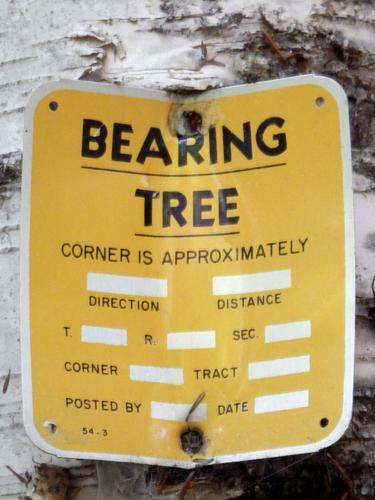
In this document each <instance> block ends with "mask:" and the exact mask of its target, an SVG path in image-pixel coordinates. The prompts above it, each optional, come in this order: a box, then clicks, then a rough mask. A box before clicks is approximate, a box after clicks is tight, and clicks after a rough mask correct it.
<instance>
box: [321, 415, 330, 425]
mask: <svg viewBox="0 0 375 500" xmlns="http://www.w3.org/2000/svg"><path fill="white" fill-rule="evenodd" d="M328 424H329V420H328V418H326V417H324V418H322V419H321V420H320V427H327V425H328Z"/></svg>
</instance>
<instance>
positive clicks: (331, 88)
mask: <svg viewBox="0 0 375 500" xmlns="http://www.w3.org/2000/svg"><path fill="white" fill-rule="evenodd" d="M308 84H313V85H317V86H321V87H323V88H324V89H325V90H327V91H328V92H329V93H330V94H331V95H332V96H333V97H334V99H335V100H336V102H337V105H338V109H339V118H340V125H341V129H340V139H341V155H342V164H343V194H344V217H345V260H346V276H345V281H346V289H345V374H344V381H343V409H342V415H341V418H340V420H339V423H338V424H337V426H336V427H335V429H334V430H333V431H332V432H331V434H329V436H327V437H326V438H324V439H323V440H321V441H318V442H315V443H311V444H306V445H301V446H291V447H287V448H274V449H270V450H261V451H255V452H247V453H237V454H233V455H222V456H219V457H215V458H214V459H213V460H212V462H210V464H215V463H216V464H217V463H226V462H236V461H241V460H255V459H259V458H271V457H280V456H287V455H295V454H300V453H313V452H316V451H318V450H320V449H321V448H325V447H327V446H329V445H331V444H333V443H335V442H336V441H337V440H338V439H339V438H340V437H341V436H342V435H343V433H344V432H345V430H346V429H347V427H348V425H349V422H350V419H351V413H352V398H353V372H354V317H355V316H354V315H355V264H354V230H353V195H352V175H351V150H350V129H349V115H348V102H347V98H346V95H345V92H344V90H343V89H342V87H341V86H340V85H339V84H338V83H337V82H335V81H334V80H332V79H330V78H326V77H322V76H315V75H306V76H297V77H291V78H285V79H281V80H272V81H267V82H259V83H255V84H250V85H239V86H234V87H227V88H224V89H219V90H211V91H208V92H204V93H202V94H201V95H200V96H198V97H197V96H194V97H190V98H186V96H182V97H179V96H175V95H173V94H168V93H167V92H163V91H158V90H144V89H134V88H133V89H127V88H122V87H120V86H114V85H108V84H101V83H93V82H83V81H64V80H62V81H61V82H53V83H50V84H47V85H44V86H42V87H40V88H39V89H37V90H36V92H34V93H33V94H32V96H31V98H30V100H29V103H28V105H27V108H26V116H25V133H24V161H23V171H22V220H21V222H22V227H21V347H22V390H23V413H24V424H25V428H26V431H27V434H28V435H29V437H30V438H31V440H32V441H33V443H34V444H35V445H36V446H38V447H39V448H41V449H42V450H44V451H46V452H48V453H51V454H53V455H57V456H59V457H67V458H80V459H89V460H112V461H120V462H134V463H141V464H150V465H164V466H177V467H182V468H187V469H190V468H194V467H196V466H197V464H196V463H194V462H193V461H189V460H186V461H182V460H177V461H175V460H169V459H166V458H155V457H143V456H142V457H141V456H133V455H119V454H114V453H91V452H80V451H79V452H78V451H69V450H68V451H66V450H59V449H57V448H54V447H53V446H51V445H50V444H49V443H47V442H46V441H44V439H43V438H42V437H41V436H40V435H39V433H38V431H37V429H36V427H35V426H34V422H33V402H32V373H31V349H30V331H29V238H30V192H31V191H30V190H31V168H32V137H33V118H34V111H35V109H36V106H37V104H38V102H39V101H40V100H41V99H42V98H43V97H45V96H46V95H48V94H49V93H50V92H53V91H55V90H58V89H67V90H69V89H72V90H81V91H86V92H93V93H101V94H111V95H118V96H131V97H142V98H147V99H156V100H163V101H170V102H184V103H186V102H199V101H206V100H212V99H218V98H221V97H227V96H234V95H241V94H247V93H256V92H264V91H267V90H273V89H279V88H286V87H294V86H300V85H308Z"/></svg>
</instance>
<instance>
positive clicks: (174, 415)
mask: <svg viewBox="0 0 375 500" xmlns="http://www.w3.org/2000/svg"><path fill="white" fill-rule="evenodd" d="M190 409H191V403H188V404H183V403H160V402H159V401H151V418H157V419H159V420H173V421H176V422H184V421H185V420H186V417H187V415H188V413H189V411H190ZM206 418H207V405H206V404H205V403H202V404H200V405H198V406H197V407H196V408H195V410H194V412H193V413H192V414H191V416H190V417H189V421H190V420H191V421H193V422H194V421H195V422H198V421H201V420H206Z"/></svg>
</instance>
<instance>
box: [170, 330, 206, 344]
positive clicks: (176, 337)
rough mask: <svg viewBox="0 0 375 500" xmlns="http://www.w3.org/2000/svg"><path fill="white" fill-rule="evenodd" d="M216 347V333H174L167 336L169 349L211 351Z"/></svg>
mask: <svg viewBox="0 0 375 500" xmlns="http://www.w3.org/2000/svg"><path fill="white" fill-rule="evenodd" d="M213 347H216V332H215V331H211V330H207V331H195V332H172V333H168V335H167V348H168V349H210V348H213Z"/></svg>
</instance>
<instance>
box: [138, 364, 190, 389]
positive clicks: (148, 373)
mask: <svg viewBox="0 0 375 500" xmlns="http://www.w3.org/2000/svg"><path fill="white" fill-rule="evenodd" d="M129 369H130V380H134V381H138V382H157V383H159V384H172V385H181V384H183V383H184V370H183V369H182V368H163V367H159V366H143V365H142V366H140V365H130V366H129Z"/></svg>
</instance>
